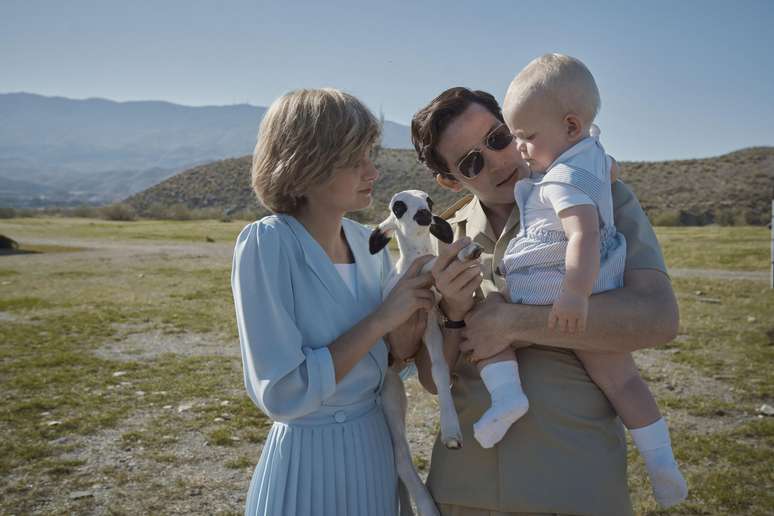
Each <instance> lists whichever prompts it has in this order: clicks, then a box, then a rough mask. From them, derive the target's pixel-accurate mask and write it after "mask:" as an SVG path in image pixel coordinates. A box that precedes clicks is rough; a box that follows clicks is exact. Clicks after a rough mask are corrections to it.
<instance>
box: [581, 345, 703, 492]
mask: <svg viewBox="0 0 774 516" xmlns="http://www.w3.org/2000/svg"><path fill="white" fill-rule="evenodd" d="M576 354H577V355H578V358H579V359H580V361H581V362H582V363H583V366H584V367H585V368H586V371H587V372H588V373H589V376H590V377H591V379H592V380H594V383H596V384H597V385H598V386H599V388H600V389H602V391H603V392H604V393H605V395H606V396H607V399H609V400H610V403H612V404H613V407H615V410H616V412H617V413H618V416H619V417H620V418H621V420H622V421H623V422H624V424H625V425H626V426H627V428H629V430H630V432H631V434H632V440H633V441H634V444H635V445H636V446H637V449H639V450H640V454H642V458H643V459H644V460H645V466H646V467H647V469H648V476H649V477H650V482H651V484H652V486H653V494H654V495H655V497H656V500H657V501H658V503H659V504H661V506H662V507H671V506H673V505H675V504H678V503H680V502H682V501H683V500H685V498H686V496H688V486H687V484H686V482H685V478H683V475H682V473H680V469H679V467H678V465H677V462H676V461H675V457H674V454H673V453H672V442H671V440H670V439H669V429H668V428H667V426H666V422H665V421H664V420H663V419H662V418H661V413H660V412H659V410H658V406H657V405H656V400H655V399H654V398H653V394H651V392H650V389H649V388H648V386H647V385H646V384H645V381H644V380H643V379H642V377H641V376H640V373H639V371H637V366H636V365H635V364H634V360H633V359H632V356H631V354H629V353H591V352H588V351H576Z"/></svg>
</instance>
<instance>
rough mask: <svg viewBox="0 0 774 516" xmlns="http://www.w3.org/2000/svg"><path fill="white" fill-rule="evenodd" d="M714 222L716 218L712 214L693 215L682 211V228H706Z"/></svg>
mask: <svg viewBox="0 0 774 516" xmlns="http://www.w3.org/2000/svg"><path fill="white" fill-rule="evenodd" d="M713 222H714V218H713V216H712V214H711V213H708V212H704V213H693V212H690V211H683V210H680V224H679V225H680V226H706V225H707V224H712V223H713Z"/></svg>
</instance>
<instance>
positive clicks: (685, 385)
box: [0, 239, 765, 514]
mask: <svg viewBox="0 0 774 516" xmlns="http://www.w3.org/2000/svg"><path fill="white" fill-rule="evenodd" d="M25 243H29V244H45V245H67V246H70V247H72V246H76V247H82V248H84V250H83V251H80V252H73V253H57V254H40V255H19V256H6V257H3V258H2V260H3V264H4V265H8V266H13V264H14V261H15V260H35V262H36V263H37V264H38V265H39V266H40V267H45V266H46V264H48V263H54V262H56V263H61V261H62V260H72V261H75V262H79V263H88V262H91V261H93V260H103V261H104V260H109V261H113V262H114V263H116V264H121V263H129V262H137V261H141V260H143V259H150V258H152V257H158V256H162V255H163V256H166V257H168V259H170V260H177V259H179V258H185V259H186V260H188V261H195V262H198V263H199V266H205V265H210V266H218V267H229V266H230V262H231V255H232V251H233V246H232V245H231V244H219V243H214V244H207V245H203V244H170V243H163V244H159V243H155V242H148V243H145V242H118V241H117V242H106V241H89V240H81V241H73V240H71V239H27V240H25ZM721 272H722V273H723V274H722V276H723V277H724V278H726V277H736V276H738V277H740V278H744V279H750V276H754V277H755V278H754V279H756V280H762V279H765V276H763V275H762V274H758V273H734V274H733V276H728V275H727V274H726V272H725V271H721ZM672 273H673V274H674V275H676V276H678V275H679V276H684V275H705V274H706V275H708V276H712V277H714V276H717V275H718V273H717V271H695V270H680V271H678V270H674V271H672ZM15 317H16V315H15V314H12V313H6V312H0V322H2V321H4V320H13V318H15ZM116 329H117V330H119V331H118V332H117V334H116V335H117V337H116V338H114V339H109V340H107V341H106V342H104V344H103V345H102V346H100V347H98V348H97V349H96V350H94V351H93V352H94V353H95V354H96V355H97V356H99V357H101V358H105V359H109V360H116V361H119V362H139V363H142V362H146V361H153V360H155V359H156V358H157V357H158V356H160V355H161V354H164V353H173V354H177V355H184V356H220V357H227V358H229V359H230V360H232V361H233V370H234V374H235V375H241V360H240V354H239V343H238V340H235V339H232V340H230V341H228V342H226V343H225V345H224V342H223V340H222V339H223V337H222V336H221V335H211V334H206V333H183V334H174V335H170V334H168V333H165V332H163V331H161V330H159V329H158V328H155V329H153V328H147V327H144V326H143V325H138V324H132V325H118V326H117V327H116ZM673 352H674V349H672V348H665V349H655V350H645V351H642V352H638V353H637V354H636V356H635V359H636V361H637V363H638V364H639V366H640V367H641V369H642V371H643V374H644V376H645V377H646V378H648V380H649V384H650V385H651V387H652V388H653V390H654V392H655V393H656V395H657V397H658V396H661V395H665V396H666V395H675V394H676V395H680V396H682V397H692V396H697V397H699V396H703V397H708V398H713V399H716V400H720V401H722V402H727V403H731V404H733V403H734V402H735V401H736V400H737V398H736V396H735V394H734V392H733V390H732V389H729V387H728V385H727V383H726V382H724V381H723V379H722V378H709V377H706V376H704V375H702V374H700V373H698V372H697V371H695V370H694V369H693V368H691V367H689V366H687V365H684V364H677V363H674V362H672V361H670V356H671V354H672V353H673ZM121 385H122V386H123V387H122V388H125V389H132V388H133V386H132V384H131V379H127V382H126V385H123V384H121ZM229 394H233V395H239V394H240V393H229ZM241 394H243V393H241ZM408 395H409V413H408V429H409V438H410V441H411V447H412V450H413V453H414V454H415V461H416V462H417V463H418V464H420V466H421V473H422V474H423V476H424V475H426V473H427V466H428V465H429V463H430V452H431V449H432V444H433V440H434V437H435V436H434V434H435V429H436V428H437V403H436V399H435V397H433V396H431V395H429V394H427V393H426V392H424V391H423V389H422V388H421V387H420V386H419V384H418V382H417V381H416V379H412V380H410V381H409V382H408ZM222 402H223V401H222V400H218V399H193V400H188V402H187V404H181V405H178V406H169V405H161V404H155V405H154V404H150V405H149V406H147V407H146V408H145V409H144V410H141V411H137V412H135V413H133V414H131V416H130V417H129V418H127V419H126V420H125V421H123V422H121V423H120V424H119V425H118V426H117V427H115V428H112V429H108V430H102V431H100V432H98V433H96V434H94V435H88V436H72V437H62V438H60V442H59V443H57V444H66V445H68V446H67V447H68V449H69V450H70V451H69V452H68V453H67V454H66V455H64V456H63V457H61V459H64V460H69V459H71V460H73V461H76V462H75V463H76V464H79V465H77V466H76V467H75V470H76V474H77V476H78V477H79V478H80V479H84V478H86V479H87V480H88V482H87V483H88V487H87V488H82V487H81V488H78V489H73V488H71V487H70V486H69V485H68V482H67V480H66V479H65V480H61V481H55V482H61V483H60V484H58V485H53V486H52V485H45V486H44V485H41V484H39V483H37V482H38V479H29V478H24V477H22V476H19V475H18V474H16V473H14V472H11V474H10V475H9V476H7V477H6V478H4V479H3V480H2V483H3V484H5V486H6V487H5V488H3V491H6V489H9V490H10V491H12V492H14V493H15V495H14V496H17V497H19V498H20V499H26V500H29V501H30V502H31V504H30V506H28V507H27V508H26V509H27V510H23V511H19V514H22V513H26V512H30V513H47V514H48V513H88V514H140V513H142V512H144V511H143V508H144V507H152V506H156V507H158V506H163V507H164V512H165V513H168V514H191V513H194V514H217V513H234V514H236V513H240V512H241V511H242V510H243V506H244V500H245V495H246V493H247V488H248V483H249V480H250V476H251V474H252V468H253V467H254V465H255V462H256V461H257V459H258V456H259V455H260V445H259V444H253V443H249V442H237V443H234V445H233V446H229V447H224V446H216V445H213V444H211V443H209V442H208V441H207V438H206V434H205V432H204V431H189V432H187V433H185V434H184V435H183V436H178V438H177V439H176V440H175V441H174V443H172V444H170V445H169V446H168V447H165V448H164V449H163V452H164V453H165V454H169V455H173V456H175V457H176V460H175V462H174V464H172V463H167V462H164V460H158V458H156V459H154V458H149V457H148V456H147V455H146V454H143V453H141V452H143V451H144V450H142V449H136V448H135V447H133V446H132V445H127V444H126V442H125V440H123V439H122V438H121V436H122V435H123V434H125V433H126V432H129V431H132V430H134V429H142V428H143V427H144V426H145V425H146V424H147V422H148V421H150V420H151V419H153V418H154V417H155V416H157V415H158V414H159V413H165V412H177V413H178V414H179V415H180V417H181V418H186V417H188V414H190V409H191V408H192V407H193V406H196V405H197V404H204V405H213V404H220V403H222ZM151 405H153V406H151ZM184 405H186V406H187V408H186V406H184ZM225 406H226V405H224V407H225ZM256 411H257V409H256ZM744 417H747V416H745V415H742V414H737V415H732V417H724V418H713V417H697V416H691V415H689V414H688V413H687V412H681V411H679V410H678V411H673V412H671V418H672V419H671V423H670V424H671V425H675V426H678V427H683V428H685V429H692V430H693V431H697V432H707V433H712V432H715V431H717V430H719V429H722V427H724V426H729V427H733V426H734V425H735V424H737V422H738V420H739V419H741V418H744ZM161 439H162V441H163V440H164V436H161ZM235 457H236V458H244V464H243V465H242V466H241V467H233V466H232V467H228V466H227V463H228V462H229V461H231V460H234V458H235ZM116 471H118V472H119V473H120V476H121V478H122V479H123V481H122V482H121V483H120V485H116V483H115V478H116ZM106 472H110V474H106ZM52 488H54V489H53V490H52ZM43 492H45V493H47V494H42V493H43ZM51 493H53V495H52V494H51ZM86 502H88V503H86ZM87 507H89V509H86V508H87ZM82 510H86V512H81V511H82Z"/></svg>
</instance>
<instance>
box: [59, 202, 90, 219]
mask: <svg viewBox="0 0 774 516" xmlns="http://www.w3.org/2000/svg"><path fill="white" fill-rule="evenodd" d="M64 215H67V216H68V217H82V218H85V219H96V218H99V209H98V208H97V207H96V206H87V205H83V206H76V207H75V208H70V209H69V210H66V212H65V213H64Z"/></svg>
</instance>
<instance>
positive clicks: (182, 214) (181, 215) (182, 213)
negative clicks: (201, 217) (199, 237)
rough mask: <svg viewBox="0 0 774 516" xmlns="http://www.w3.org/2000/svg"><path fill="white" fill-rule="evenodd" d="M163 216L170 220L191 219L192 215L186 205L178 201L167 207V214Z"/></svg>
mask: <svg viewBox="0 0 774 516" xmlns="http://www.w3.org/2000/svg"><path fill="white" fill-rule="evenodd" d="M165 218H167V219H170V220H191V219H192V218H193V217H192V214H191V210H190V209H189V208H188V206H186V205H185V204H183V203H180V202H178V203H175V204H173V205H172V206H170V207H169V208H167V216H166V217H165Z"/></svg>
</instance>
